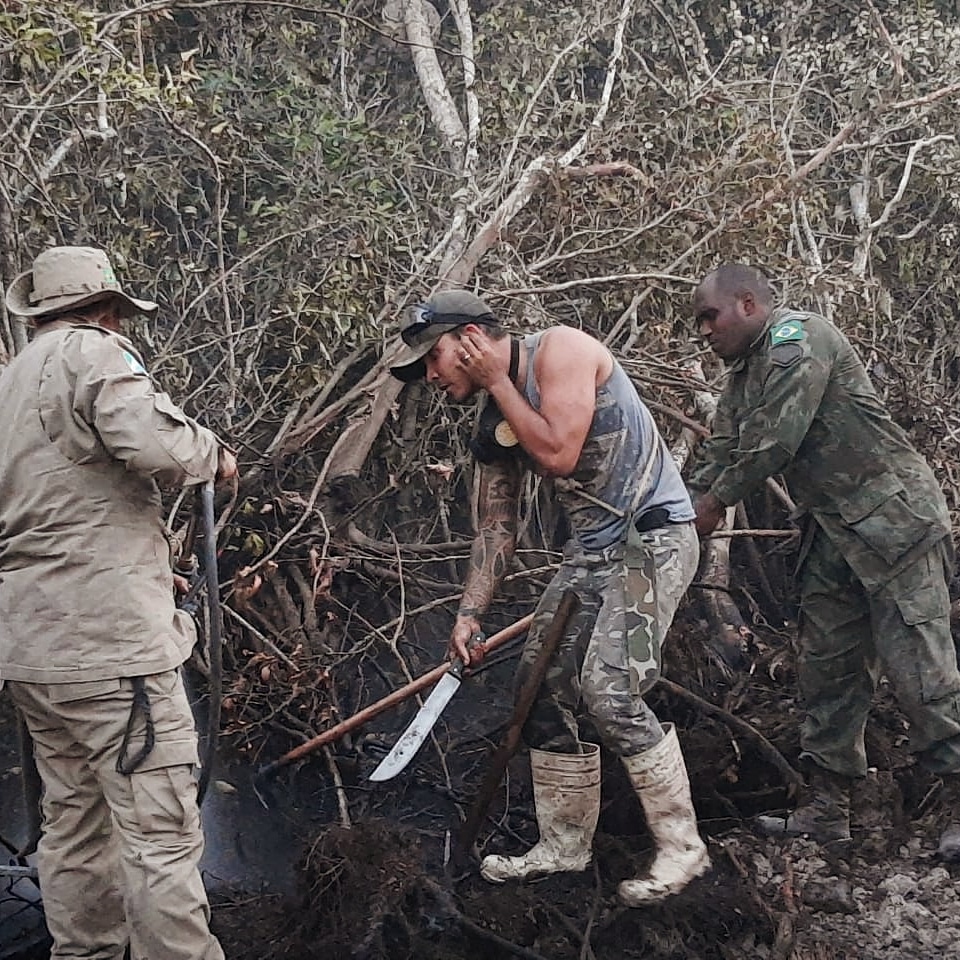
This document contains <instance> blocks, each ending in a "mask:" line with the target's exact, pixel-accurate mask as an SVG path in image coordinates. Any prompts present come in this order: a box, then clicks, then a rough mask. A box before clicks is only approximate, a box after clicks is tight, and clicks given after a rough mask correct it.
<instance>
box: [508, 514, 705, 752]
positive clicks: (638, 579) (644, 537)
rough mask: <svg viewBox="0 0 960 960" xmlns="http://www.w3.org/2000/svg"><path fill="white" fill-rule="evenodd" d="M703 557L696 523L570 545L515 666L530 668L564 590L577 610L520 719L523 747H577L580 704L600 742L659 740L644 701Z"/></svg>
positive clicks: (521, 670) (618, 744) (638, 745)
mask: <svg viewBox="0 0 960 960" xmlns="http://www.w3.org/2000/svg"><path fill="white" fill-rule="evenodd" d="M699 555H700V547H699V541H698V540H697V534H696V532H695V530H694V527H693V523H692V522H690V523H677V524H669V525H668V526H665V527H660V528H658V529H656V530H650V531H648V532H646V533H642V534H638V533H636V532H633V533H632V534H631V541H630V543H629V544H618V545H617V546H615V547H611V548H609V549H608V550H606V551H604V552H602V553H585V552H584V551H583V550H581V549H580V548H579V546H578V545H577V544H576V543H575V542H571V543H568V544H567V547H566V549H565V551H564V557H563V562H562V564H561V565H560V569H559V570H558V571H557V573H556V575H555V576H554V578H553V579H552V580H551V581H550V584H549V585H548V586H547V589H546V591H545V592H544V594H543V596H542V597H541V599H540V603H539V604H538V605H537V609H536V613H535V615H534V619H533V623H532V624H531V625H530V630H529V632H528V634H527V641H526V643H525V645H524V648H523V654H522V656H521V658H520V665H519V667H518V671H517V686H518V688H519V687H520V686H521V685H522V684H523V682H524V678H525V677H526V676H527V673H528V671H529V670H530V668H531V667H532V666H533V663H534V661H535V660H536V657H537V654H538V652H539V650H540V646H541V644H542V642H543V638H544V636H545V635H546V631H547V629H548V628H549V626H550V623H551V621H552V619H553V616H554V613H555V612H556V609H557V607H558V606H559V604H560V598H561V597H562V596H563V593H564V591H566V590H573V591H574V592H575V593H576V594H577V596H578V597H579V598H580V609H579V610H578V612H577V613H576V615H575V616H574V617H573V619H572V620H571V621H570V624H569V626H568V628H567V632H566V634H565V635H564V637H563V638H562V639H561V641H560V646H559V647H558V649H557V654H556V657H555V658H554V660H553V662H552V663H551V665H550V667H549V668H548V670H547V675H546V678H545V679H544V682H543V686H542V687H541V689H540V693H539V695H538V697H537V700H536V702H535V703H534V706H533V709H532V710H531V711H530V715H529V717H528V719H527V722H526V724H525V726H524V730H523V736H524V740H525V741H526V743H527V745H528V746H530V747H533V748H535V749H538V750H548V751H552V752H556V753H577V752H578V751H579V749H580V748H579V743H580V737H579V732H578V723H577V714H578V711H579V710H580V708H581V707H582V708H583V710H584V711H585V712H586V714H587V715H588V716H589V717H590V719H591V721H592V722H593V724H594V726H595V727H596V729H597V732H598V733H599V735H600V737H601V739H602V740H603V742H604V745H605V746H606V747H607V748H608V749H609V750H610V751H611V752H612V753H614V754H615V755H617V756H621V757H632V756H635V755H636V754H638V753H642V752H643V751H644V750H647V749H649V748H650V747H652V746H654V745H655V744H657V743H659V741H660V740H661V739H662V737H663V731H662V729H661V728H660V723H659V721H658V720H657V718H656V716H655V714H654V713H653V711H652V710H651V709H650V708H649V707H648V706H647V704H646V703H645V702H644V700H643V696H642V694H643V693H645V692H646V691H647V690H649V689H650V688H651V687H652V686H653V685H654V683H656V681H657V678H658V677H659V676H660V645H661V643H662V641H663V638H664V636H665V635H666V632H667V629H668V628H669V626H670V623H671V621H672V620H673V615H674V613H675V612H676V609H677V606H678V605H679V603H680V599H681V597H682V596H683V594H684V592H685V591H686V589H687V587H688V586H689V585H690V581H691V580H692V579H693V575H694V573H695V572H696V568H697V562H698V559H699Z"/></svg>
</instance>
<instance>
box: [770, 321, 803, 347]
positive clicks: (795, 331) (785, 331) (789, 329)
mask: <svg viewBox="0 0 960 960" xmlns="http://www.w3.org/2000/svg"><path fill="white" fill-rule="evenodd" d="M805 336H806V334H805V333H804V331H803V324H802V323H800V322H799V321H798V320H787V321H785V322H784V323H780V324H777V326H775V327H774V328H773V329H772V330H771V331H770V343H771V344H772V345H773V346H774V347H775V346H776V345H777V344H778V343H789V342H790V341H791V340H803V338H804V337H805Z"/></svg>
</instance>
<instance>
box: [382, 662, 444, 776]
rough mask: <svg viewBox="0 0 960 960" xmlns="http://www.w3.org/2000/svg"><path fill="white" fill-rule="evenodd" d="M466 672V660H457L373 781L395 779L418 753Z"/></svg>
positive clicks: (401, 737) (431, 693) (405, 731)
mask: <svg viewBox="0 0 960 960" xmlns="http://www.w3.org/2000/svg"><path fill="white" fill-rule="evenodd" d="M462 672H463V663H462V662H461V661H460V660H459V659H457V660H454V661H453V665H452V666H451V667H450V669H449V670H448V671H447V672H446V673H445V674H444V675H443V676H442V677H441V678H440V679H439V680H438V681H437V685H436V686H435V687H434V688H433V690H432V691H431V692H430V696H429V697H427V699H426V700H424V701H423V706H422V707H421V708H420V709H419V710H418V711H417V715H416V716H415V717H414V718H413V722H412V723H411V724H410V726H408V727H407V729H406V730H404V731H403V733H402V734H401V736H400V739H399V740H398V741H397V742H396V743H395V744H394V745H393V749H392V750H391V751H390V752H389V753H388V754H387V755H386V756H385V757H384V758H383V759H382V760H381V761H380V763H379V765H378V766H377V769H376V770H374V771H373V773H371V774H370V779H371V780H375V781H381V780H392V779H393V778H394V777H395V776H396V775H397V774H398V773H400V771H401V770H403V769H405V768H406V766H407V764H408V763H410V761H411V760H412V759H413V758H414V757H415V756H416V755H417V751H418V750H419V749H420V747H421V746H423V741H424V740H426V739H427V736H428V735H429V734H430V731H431V730H432V729H433V725H434V724H435V723H436V722H437V719H438V718H439V716H440V714H441V713H443V710H444V708H445V707H446V705H447V704H448V703H449V702H450V701H451V700H452V699H453V695H454V694H455V693H456V692H457V690H459V689H460V675H461V673H462Z"/></svg>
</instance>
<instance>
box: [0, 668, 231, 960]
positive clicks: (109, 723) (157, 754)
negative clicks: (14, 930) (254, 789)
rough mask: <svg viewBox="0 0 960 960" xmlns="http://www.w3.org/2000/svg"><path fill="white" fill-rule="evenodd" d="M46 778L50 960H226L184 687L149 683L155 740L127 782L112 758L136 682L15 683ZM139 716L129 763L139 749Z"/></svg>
mask: <svg viewBox="0 0 960 960" xmlns="http://www.w3.org/2000/svg"><path fill="white" fill-rule="evenodd" d="M7 686H8V688H9V690H10V693H11V695H12V696H13V700H14V703H15V704H16V705H17V707H18V708H19V709H20V711H21V713H22V714H23V717H24V719H25V721H26V724H27V728H28V729H29V731H30V735H31V737H32V738H33V743H34V750H35V753H36V759H37V768H38V770H39V772H40V777H41V779H42V781H43V804H42V806H43V832H42V836H41V839H40V845H39V848H38V854H37V867H38V870H39V874H40V889H41V893H42V895H43V904H44V910H45V912H46V918H47V926H48V927H49V930H50V935H51V937H52V938H53V944H54V945H53V949H52V952H51V954H50V956H51V960H67V958H75V957H84V958H89V960H120V958H122V957H123V954H124V949H125V947H126V944H127V943H128V942H129V944H130V951H131V956H132V958H133V960H223V951H222V950H221V949H220V944H219V943H218V942H217V940H216V938H215V937H214V936H213V935H212V934H211V933H210V931H209V928H208V925H207V924H208V921H209V915H210V911H209V906H208V904H207V896H206V892H205V891H204V888H203V882H202V880H201V877H200V871H199V868H198V863H199V861H200V855H201V853H202V851H203V834H202V833H201V830H200V813H199V809H198V807H197V787H196V780H195V778H194V770H193V768H194V765H195V764H196V763H197V736H196V730H195V729H194V724H193V716H192V714H191V712H190V705H189V703H188V701H187V696H186V692H185V691H184V688H183V681H182V679H181V677H180V674H179V672H178V671H175V670H171V671H168V672H166V673H161V674H157V675H155V676H151V677H147V678H146V683H145V686H146V691H147V695H148V696H149V698H150V708H151V714H152V717H153V723H154V728H155V736H156V744H155V746H154V748H153V750H152V751H151V752H150V754H149V755H148V756H147V758H146V760H145V761H144V762H143V763H142V765H141V766H139V767H138V768H137V770H136V771H135V772H134V773H132V774H131V775H129V776H128V775H124V774H121V773H118V772H117V770H116V765H117V757H118V755H119V752H120V745H121V743H122V741H123V735H124V731H125V730H126V727H127V721H128V719H129V717H130V707H131V703H132V699H133V690H132V683H131V681H130V680H95V681H88V682H81V683H57V684H38V683H22V682H17V681H8V682H7ZM144 729H145V727H144V721H143V718H142V716H139V717H138V719H137V725H136V726H134V728H133V733H134V735H133V739H132V741H131V743H130V746H129V749H128V751H127V756H128V757H131V756H135V755H136V754H137V752H138V750H139V749H140V747H141V745H142V744H143V736H144Z"/></svg>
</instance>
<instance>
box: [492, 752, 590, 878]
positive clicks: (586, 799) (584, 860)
mask: <svg viewBox="0 0 960 960" xmlns="http://www.w3.org/2000/svg"><path fill="white" fill-rule="evenodd" d="M583 750H584V752H583V753H582V754H576V753H547V752H546V751H545V750H531V751H530V771H531V773H532V776H533V804H534V808H535V809H536V813H537V826H539V828H540V840H539V841H538V842H537V843H536V844H535V845H534V846H533V847H531V849H530V850H528V851H527V852H526V853H525V854H523V855H522V856H519V857H501V856H496V855H495V856H489V857H484V858H483V862H482V863H481V864H480V875H481V876H482V877H483V878H484V879H485V880H490V881H491V882H492V883H503V882H504V881H505V880H519V879H522V878H523V877H528V876H532V875H538V876H539V875H542V874H546V873H561V872H564V871H574V870H586V868H587V867H588V866H589V865H590V856H591V847H592V844H593V834H594V832H595V831H596V829H597V819H598V818H599V816H600V748H599V747H598V746H597V745H596V744H595V743H585V744H583Z"/></svg>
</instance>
